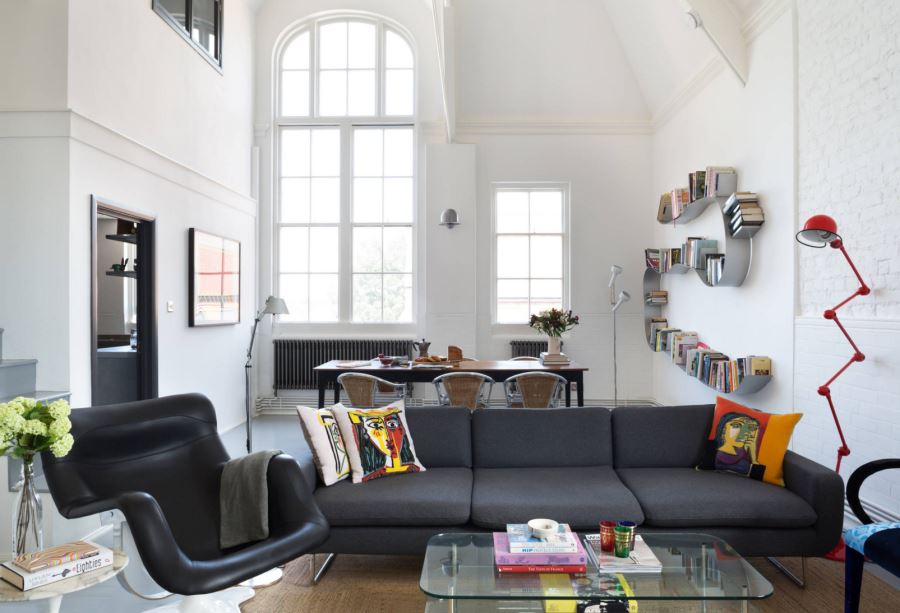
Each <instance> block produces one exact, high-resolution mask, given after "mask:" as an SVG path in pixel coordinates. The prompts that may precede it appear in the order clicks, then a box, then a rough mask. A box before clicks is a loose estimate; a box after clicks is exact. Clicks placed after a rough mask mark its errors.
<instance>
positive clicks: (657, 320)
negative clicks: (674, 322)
mask: <svg viewBox="0 0 900 613" xmlns="http://www.w3.org/2000/svg"><path fill="white" fill-rule="evenodd" d="M649 323H650V328H649V330H648V332H647V342H650V343H653V344H654V345H655V344H656V333H657V331H659V329H660V328H666V327H668V326H669V320H668V319H666V318H665V317H652V318H650V322H649Z"/></svg>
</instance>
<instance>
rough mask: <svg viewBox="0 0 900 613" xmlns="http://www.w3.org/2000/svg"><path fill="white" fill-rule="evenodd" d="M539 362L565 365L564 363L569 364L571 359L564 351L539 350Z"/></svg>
mask: <svg viewBox="0 0 900 613" xmlns="http://www.w3.org/2000/svg"><path fill="white" fill-rule="evenodd" d="M540 357H541V364H547V365H550V366H565V365H566V364H571V363H572V362H571V360H569V356H567V355H566V354H565V353H547V352H546V351H542V352H541V355H540Z"/></svg>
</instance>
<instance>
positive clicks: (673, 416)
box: [612, 404, 714, 469]
mask: <svg viewBox="0 0 900 613" xmlns="http://www.w3.org/2000/svg"><path fill="white" fill-rule="evenodd" d="M713 409H714V407H713V405H711V404H703V405H694V406H680V407H617V408H616V409H615V410H614V411H612V426H613V449H614V451H615V462H614V464H615V466H616V468H617V469H618V468H648V467H680V468H687V467H691V468H693V467H694V466H696V465H697V463H698V462H700V460H701V459H702V458H703V453H704V450H705V449H706V440H707V435H708V434H709V428H710V425H711V424H712V417H713Z"/></svg>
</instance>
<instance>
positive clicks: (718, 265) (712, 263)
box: [706, 253, 725, 285]
mask: <svg viewBox="0 0 900 613" xmlns="http://www.w3.org/2000/svg"><path fill="white" fill-rule="evenodd" d="M724 272H725V254H724V253H708V254H707V255H706V282H707V283H708V284H709V285H718V284H719V280H720V279H721V278H722V274H723V273H724Z"/></svg>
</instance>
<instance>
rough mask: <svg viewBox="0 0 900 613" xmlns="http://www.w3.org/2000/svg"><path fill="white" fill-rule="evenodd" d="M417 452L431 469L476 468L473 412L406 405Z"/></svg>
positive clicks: (407, 418)
mask: <svg viewBox="0 0 900 613" xmlns="http://www.w3.org/2000/svg"><path fill="white" fill-rule="evenodd" d="M406 421H407V423H408V424H409V430H410V432H412V435H413V437H414V438H415V441H416V453H417V454H418V456H419V460H421V461H422V464H424V465H425V466H427V467H428V469H429V470H431V469H432V468H438V467H451V466H457V467H458V466H467V467H469V468H471V467H472V412H471V411H470V410H469V409H467V408H465V407H406Z"/></svg>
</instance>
